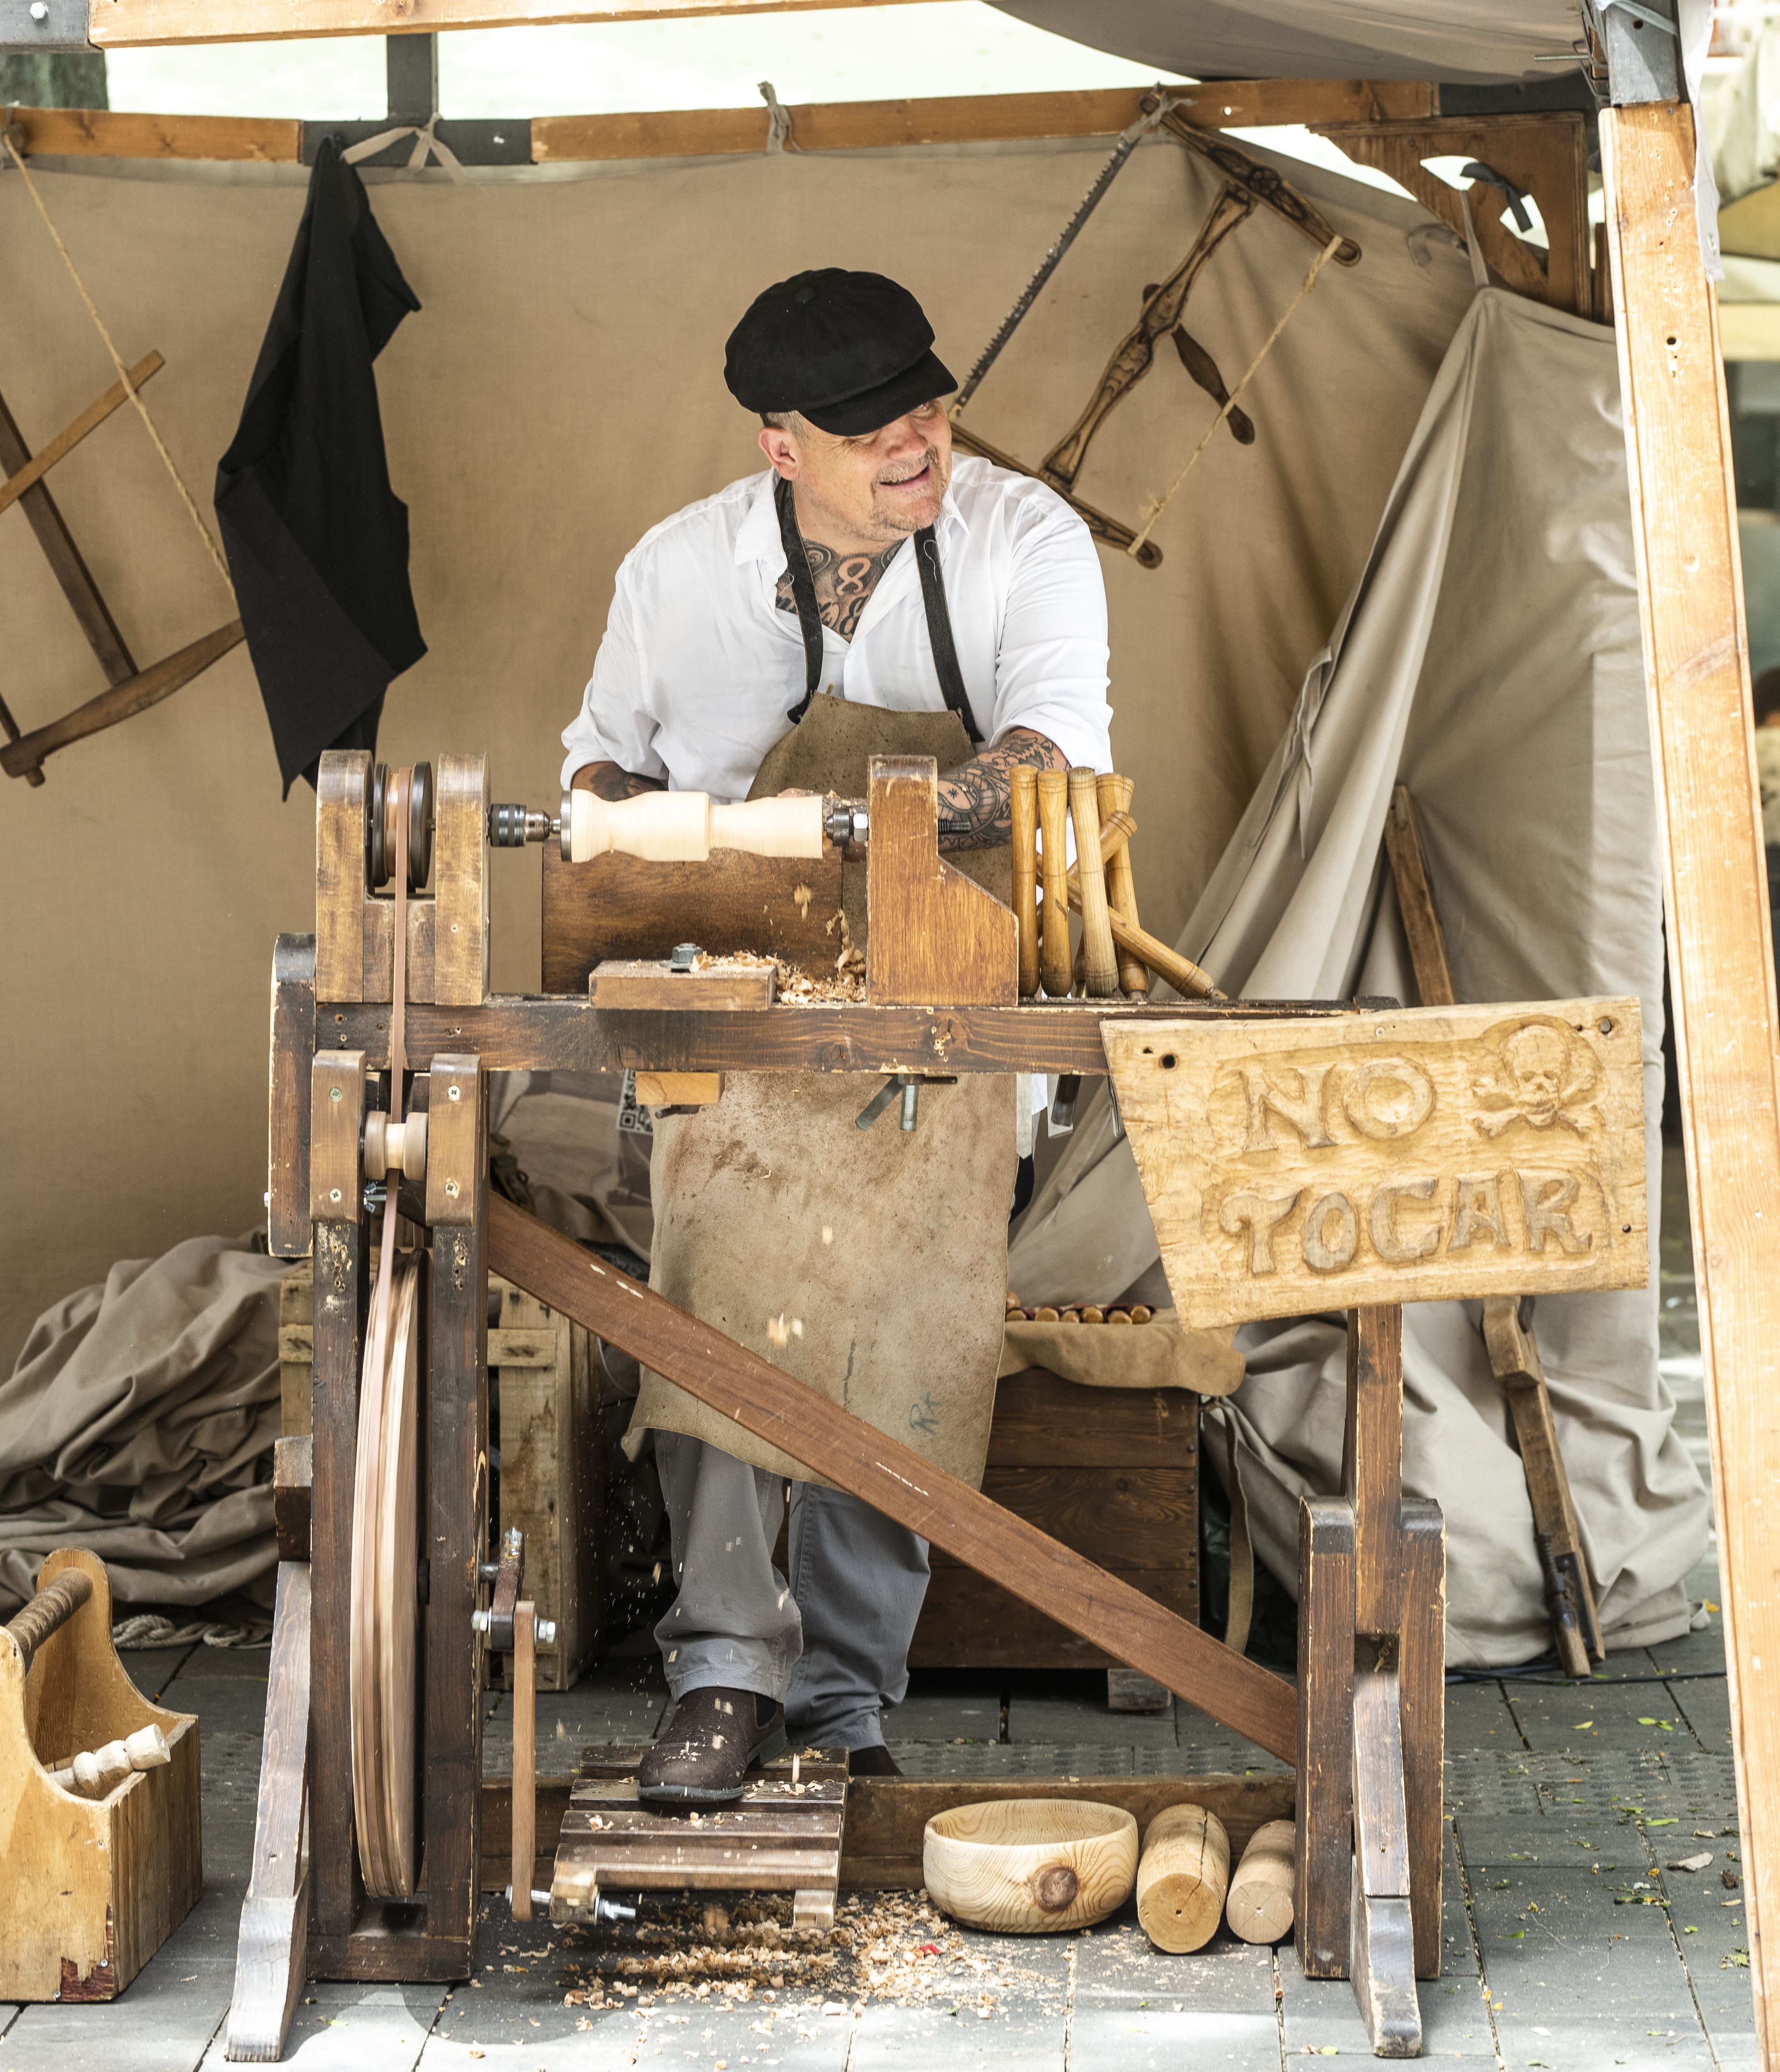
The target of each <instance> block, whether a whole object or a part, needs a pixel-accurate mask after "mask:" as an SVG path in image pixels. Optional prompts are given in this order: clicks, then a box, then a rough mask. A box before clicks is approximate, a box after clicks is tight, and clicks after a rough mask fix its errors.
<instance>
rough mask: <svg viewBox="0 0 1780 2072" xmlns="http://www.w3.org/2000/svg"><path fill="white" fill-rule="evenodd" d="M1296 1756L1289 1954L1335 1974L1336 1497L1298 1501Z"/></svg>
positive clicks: (1344, 1570)
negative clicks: (1292, 1946) (1293, 1933)
mask: <svg viewBox="0 0 1780 2072" xmlns="http://www.w3.org/2000/svg"><path fill="white" fill-rule="evenodd" d="M1295 1759H1296V1761H1297V1771H1298V1807H1297V1819H1298V1836H1297V1844H1298V1853H1297V1883H1296V1889H1295V1892H1294V1894H1293V1910H1294V1913H1295V1914H1296V1929H1297V1949H1298V1961H1299V1963H1301V1965H1302V1966H1303V1967H1304V1971H1305V1976H1306V1977H1308V1978H1313V1979H1338V1978H1341V1977H1342V1975H1344V1974H1345V1973H1346V1970H1347V1963H1348V1940H1349V1930H1348V1921H1349V1914H1350V1877H1351V1870H1350V1866H1351V1862H1352V1857H1353V1848H1354V1844H1353V1805H1354V1511H1353V1507H1352V1505H1350V1503H1346V1501H1345V1500H1344V1499H1343V1498H1340V1497H1306V1498H1304V1499H1303V1500H1302V1501H1301V1503H1300V1504H1299V1506H1298V1736H1297V1750H1296V1752H1295ZM1231 1840H1232V1843H1234V1840H1235V1837H1234V1836H1232V1837H1231Z"/></svg>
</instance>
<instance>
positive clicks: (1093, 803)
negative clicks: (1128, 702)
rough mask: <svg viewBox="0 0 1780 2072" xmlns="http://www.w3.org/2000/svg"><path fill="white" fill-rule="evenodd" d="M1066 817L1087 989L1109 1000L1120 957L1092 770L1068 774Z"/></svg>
mask: <svg viewBox="0 0 1780 2072" xmlns="http://www.w3.org/2000/svg"><path fill="white" fill-rule="evenodd" d="M1069 817H1070V818H1071V820H1073V821H1074V822H1075V867H1076V869H1077V870H1079V872H1080V873H1081V877H1082V892H1081V915H1082V956H1083V965H1084V968H1085V971H1086V976H1087V990H1088V993H1089V996H1090V997H1091V998H1092V999H1095V1000H1108V999H1110V998H1111V997H1112V995H1113V994H1114V993H1116V992H1117V991H1118V990H1119V958H1118V952H1116V950H1115V949H1114V948H1113V946H1112V925H1111V910H1110V909H1109V908H1108V905H1107V898H1106V865H1104V863H1102V862H1101V861H1100V779H1099V778H1098V777H1097V776H1096V774H1095V773H1094V771H1091V770H1071V771H1070V773H1069Z"/></svg>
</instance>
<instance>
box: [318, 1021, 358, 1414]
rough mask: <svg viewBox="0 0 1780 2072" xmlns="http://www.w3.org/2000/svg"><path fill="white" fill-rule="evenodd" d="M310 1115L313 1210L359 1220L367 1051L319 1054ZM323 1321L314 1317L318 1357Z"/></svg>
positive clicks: (327, 1219) (322, 1216) (330, 1217)
mask: <svg viewBox="0 0 1780 2072" xmlns="http://www.w3.org/2000/svg"><path fill="white" fill-rule="evenodd" d="M309 1115H310V1122H309V1212H310V1216H311V1217H312V1218H313V1219H314V1221H315V1222H317V1223H358V1222H360V1221H361V1220H362V1219H363V1217H364V1197H363V1195H362V1194H361V1193H360V1183H359V1140H360V1136H361V1134H362V1133H363V1131H364V1052H363V1051H362V1050H318V1051H317V1052H316V1053H315V1055H314V1059H313V1061H312V1062H311V1064H310V1087H309ZM318 1286H319V1283H318ZM320 1321H321V1320H320V1318H319V1317H318V1318H316V1320H315V1325H316V1328H315V1338H314V1345H315V1348H316V1351H317V1354H318V1356H319V1351H320V1347H321V1330H320ZM355 1386H356V1376H355Z"/></svg>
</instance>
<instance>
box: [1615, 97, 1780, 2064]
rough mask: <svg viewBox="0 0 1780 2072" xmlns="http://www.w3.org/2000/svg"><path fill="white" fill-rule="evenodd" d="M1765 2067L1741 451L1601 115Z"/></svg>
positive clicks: (1762, 1424)
mask: <svg viewBox="0 0 1780 2072" xmlns="http://www.w3.org/2000/svg"><path fill="white" fill-rule="evenodd" d="M1693 158H1694V139H1693V125H1692V113H1691V111H1690V110H1689V109H1687V108H1686V107H1684V106H1680V105H1667V104H1654V105H1649V106H1646V107H1638V108H1623V109H1604V110H1603V111H1602V114H1601V171H1602V176H1603V179H1605V183H1606V199H1607V213H1606V220H1607V231H1608V235H1607V246H1608V252H1609V256H1610V258H1611V261H1612V272H1613V286H1614V308H1615V311H1616V315H1617V319H1618V321H1617V323H1616V325H1615V336H1616V339H1617V340H1618V348H1619V368H1620V384H1621V389H1622V393H1623V395H1624V397H1625V405H1626V456H1627V460H1628V463H1629V464H1630V472H1631V491H1632V516H1633V541H1634V547H1635V549H1636V553H1637V560H1638V590H1639V598H1640V602H1641V605H1642V615H1643V633H1644V656H1645V670H1646V685H1647V686H1648V689H1649V695H1650V705H1651V741H1652V743H1653V746H1654V747H1655V765H1656V782H1657V796H1658V800H1659V808H1660V817H1661V824H1662V833H1663V873H1664V882H1665V893H1666V899H1665V911H1666V912H1667V917H1668V944H1669V979H1670V988H1671V994H1672V997H1673V1000H1674V1005H1675V1050H1676V1057H1677V1063H1678V1066H1679V1071H1678V1075H1677V1077H1678V1080H1679V1096H1680V1104H1681V1119H1682V1127H1683V1133H1684V1135H1685V1137H1686V1141H1687V1150H1688V1198H1689V1202H1690V1205H1691V1208H1692V1224H1693V1246H1694V1270H1695V1273H1696V1278H1697V1284H1698V1288H1699V1294H1700V1353H1701V1359H1702V1363H1703V1365H1704V1371H1705V1384H1706V1405H1707V1410H1708V1427H1709V1429H1710V1433H1711V1439H1712V1478H1713V1488H1714V1490H1715V1493H1716V1498H1717V1502H1718V1506H1719V1510H1720V1515H1721V1517H1722V1518H1723V1519H1724V1520H1725V1524H1724V1527H1723V1528H1722V1529H1723V1540H1722V1543H1721V1545H1720V1561H1721V1563H1722V1565H1723V1571H1724V1584H1725V1589H1724V1601H1725V1615H1724V1616H1725V1643H1726V1646H1725V1653H1726V1657H1727V1663H1728V1667H1729V1682H1730V1698H1731V1714H1732V1722H1733V1728H1734V1743H1735V1749H1736V1758H1737V1803H1738V1807H1739V1811H1740V1813H1741V1819H1742V1831H1743V1838H1744V1845H1745V1856H1746V1860H1747V1862H1748V1865H1749V1873H1748V1888H1747V1897H1748V1901H1749V1930H1750V1933H1749V1959H1750V1965H1751V1980H1750V1982H1751V1984H1752V1986H1753V1989H1754V1998H1755V2006H1756V2010H1757V2033H1758V2036H1759V2037H1760V2038H1761V2039H1762V2040H1761V2041H1760V2042H1759V2043H1758V2045H1757V2049H1758V2051H1759V2052H1760V2053H1762V2055H1764V2056H1765V2057H1766V2058H1773V2057H1774V2056H1775V2055H1776V2054H1777V2053H1780V2028H1777V2026H1776V2024H1775V2022H1774V2017H1773V2014H1772V2012H1771V2011H1772V2010H1773V2009H1774V2008H1776V2007H1780V1970H1777V1968H1776V1965H1777V1958H1776V1951H1777V1945H1776V1943H1775V1942H1774V1938H1770V1937H1769V1936H1767V1935H1766V1934H1765V1933H1764V1932H1763V1931H1764V1930H1765V1929H1766V1927H1767V1926H1770V1925H1771V1924H1773V1923H1774V1922H1776V1921H1780V1793H1777V1792H1776V1791H1775V1790H1774V1786H1773V1784H1772V1782H1771V1780H1772V1779H1773V1778H1775V1777H1777V1776H1780V1688H1777V1686H1780V1596H1777V1595H1776V1594H1775V1593H1774V1588H1773V1585H1772V1581H1771V1578H1772V1577H1774V1576H1775V1575H1776V1573H1780V1512H1777V1511H1776V1509H1775V1507H1774V1505H1773V1503H1771V1502H1770V1500H1769V1496H1768V1492H1769V1491H1770V1490H1771V1489H1772V1487H1773V1485H1774V1477H1775V1475H1776V1474H1777V1473H1780V1431H1777V1430H1776V1429H1775V1425H1774V1418H1773V1414H1772V1408H1771V1406H1772V1404H1773V1403H1774V1400H1775V1399H1776V1396H1777V1395H1780V1219H1776V1217H1775V1216H1774V1215H1773V1213H1772V1212H1771V1205H1772V1204H1773V1203H1774V1202H1775V1201H1776V1200H1777V1199H1780V1098H1777V1094H1776V1087H1775V1059H1776V1057H1777V1055H1780V1026H1777V1018H1776V1012H1775V1001H1774V952H1773V946H1772V939H1771V937H1770V932H1769V925H1768V906H1767V874H1766V857H1765V856H1764V853H1763V849H1762V813H1761V807H1760V803H1759V799H1758V796H1757V783H1756V773H1755V754H1754V743H1753V734H1752V730H1751V725H1750V709H1749V650H1748V648H1747V646H1746V644H1745V637H1744V634H1743V631H1742V628H1743V599H1742V594H1741V571H1740V568H1739V564H1738V557H1737V513H1736V508H1735V500H1734V494H1733V489H1732V486H1731V485H1732V475H1731V454H1730V431H1729V419H1728V417H1727V414H1726V406H1725V387H1724V376H1723V372H1722V366H1721V363H1720V358H1719V351H1718V339H1717V334H1716V308H1715V303H1714V298H1713V294H1712V287H1711V285H1710V283H1709V282H1707V281H1706V279H1705V278H1704V275H1703V273H1702V272H1701V269H1700V253H1699V247H1698V241H1697V236H1696V231H1695V228H1694V220H1693V215H1692V179H1693V175H1692V166H1693Z"/></svg>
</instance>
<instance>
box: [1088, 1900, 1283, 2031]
mask: <svg viewBox="0 0 1780 2072" xmlns="http://www.w3.org/2000/svg"><path fill="white" fill-rule="evenodd" d="M1136 1914H1137V1909H1136V1907H1135V1905H1133V1904H1130V1903H1127V1905H1125V1906H1124V1907H1123V1908H1122V1909H1121V1910H1120V1914H1118V1915H1117V1916H1116V1917H1115V1918H1114V1920H1113V1921H1112V1922H1108V1923H1107V1924H1106V1925H1104V1926H1102V1927H1100V1928H1097V1929H1096V1930H1095V1931H1094V1933H1093V1934H1092V1935H1091V1936H1086V1935H1084V1936H1079V1937H1078V1938H1076V1942H1075V2018H1076V2020H1077V2021H1078V2022H1079V2021H1080V2020H1081V2017H1082V2016H1083V2012H1096V2013H1099V2014H1110V2013H1112V2012H1117V2011H1119V2010H1121V2009H1123V2010H1127V2011H1128V2010H1131V2009H1133V2008H1143V2007H1144V2006H1145V2005H1147V2006H1149V2007H1150V2008H1167V2009H1171V2010H1173V2011H1174V2012H1177V2013H1179V2012H1186V2013H1188V2014H1193V2015H1208V2014H1217V2015H1244V2016H1264V2017H1265V2019H1266V2021H1267V2023H1268V2026H1269V2028H1271V2027H1272V2025H1273V2021H1274V1983H1273V1953H1272V1951H1271V1950H1270V1949H1266V1948H1262V1947H1257V1946H1256V1945H1255V1944H1253V1943H1249V1942H1239V1941H1238V1940H1237V1938H1235V1936H1234V1935H1232V1934H1231V1933H1230V1932H1229V1930H1227V1928H1223V1927H1220V1928H1219V1930H1218V1932H1217V1934H1215V1936H1213V1938H1211V1941H1210V1942H1208V1943H1207V1945H1206V1946H1205V1947H1204V1948H1203V1949H1202V1950H1195V1951H1190V1952H1188V1953H1186V1954H1184V1955H1173V1954H1170V1952H1168V1951H1163V1950H1158V1949H1157V1948H1156V1947H1154V1946H1153V1944H1152V1942H1150V1940H1149V1937H1148V1936H1147V1935H1145V1934H1144V1932H1143V1930H1142V1929H1141V1928H1140V1927H1139V1926H1137V1919H1136Z"/></svg>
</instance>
